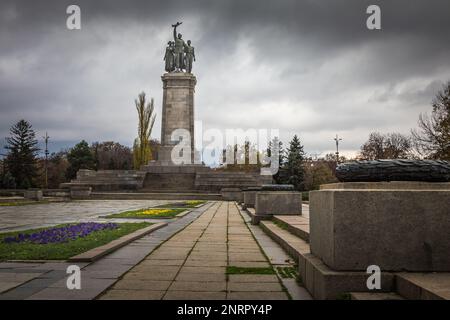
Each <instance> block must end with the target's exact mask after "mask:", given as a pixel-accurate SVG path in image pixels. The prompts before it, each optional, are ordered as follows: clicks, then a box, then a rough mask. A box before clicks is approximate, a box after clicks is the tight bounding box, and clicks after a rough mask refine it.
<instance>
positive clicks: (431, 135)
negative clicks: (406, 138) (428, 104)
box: [412, 81, 450, 160]
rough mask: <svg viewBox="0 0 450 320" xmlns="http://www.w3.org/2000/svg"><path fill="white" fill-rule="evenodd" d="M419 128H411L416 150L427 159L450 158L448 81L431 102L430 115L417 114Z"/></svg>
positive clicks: (449, 85) (449, 84) (449, 87)
mask: <svg viewBox="0 0 450 320" xmlns="http://www.w3.org/2000/svg"><path fill="white" fill-rule="evenodd" d="M418 125H419V130H417V129H415V130H412V136H413V141H414V146H415V149H416V150H417V152H418V153H419V154H420V155H422V156H424V157H425V158H429V159H441V160H450V81H449V82H447V84H446V85H444V87H443V88H442V90H440V91H439V92H438V93H437V95H436V97H435V98H434V100H433V102H432V111H431V115H429V114H426V113H425V114H420V115H419V121H418Z"/></svg>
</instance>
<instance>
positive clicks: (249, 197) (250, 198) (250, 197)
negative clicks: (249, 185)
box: [244, 190, 256, 208]
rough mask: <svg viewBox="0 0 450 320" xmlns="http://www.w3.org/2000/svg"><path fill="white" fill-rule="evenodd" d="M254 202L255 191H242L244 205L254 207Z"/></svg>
mask: <svg viewBox="0 0 450 320" xmlns="http://www.w3.org/2000/svg"><path fill="white" fill-rule="evenodd" d="M255 202H256V191H247V190H246V191H244V206H245V207H246V208H254V207H255Z"/></svg>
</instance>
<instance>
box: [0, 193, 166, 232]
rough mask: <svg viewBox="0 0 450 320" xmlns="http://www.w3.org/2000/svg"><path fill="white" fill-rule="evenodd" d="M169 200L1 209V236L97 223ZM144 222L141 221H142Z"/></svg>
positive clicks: (87, 201)
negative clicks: (55, 226) (109, 217)
mask: <svg viewBox="0 0 450 320" xmlns="http://www.w3.org/2000/svg"><path fill="white" fill-rule="evenodd" d="M169 202H173V201H166V200H93V201H92V200H83V201H70V202H54V203H43V204H30V205H24V206H11V207H6V206H5V207H3V206H2V207H0V232H7V231H13V230H24V229H33V228H37V227H46V226H52V225H55V224H60V223H68V222H81V221H93V220H98V216H101V215H105V214H108V213H117V212H122V211H125V210H135V209H141V208H148V207H154V206H158V205H160V204H165V203H169ZM140 221H142V220H140Z"/></svg>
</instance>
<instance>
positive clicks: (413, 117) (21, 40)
mask: <svg viewBox="0 0 450 320" xmlns="http://www.w3.org/2000/svg"><path fill="white" fill-rule="evenodd" d="M70 4H78V5H79V6H80V7H81V22H82V29H81V30H74V31H71V30H68V29H67V28H66V19H67V16H68V15H67V14H66V8H67V6H68V5H70ZM370 4H378V5H379V6H380V7H381V12H382V13H381V23H382V30H376V31H370V30H368V29H367V28H366V19H367V17H368V15H367V14H366V12H365V11H366V8H367V6H368V5H370ZM176 21H183V24H182V25H181V27H180V28H179V31H180V32H181V33H182V34H183V38H184V39H186V40H187V39H191V40H192V45H193V46H194V47H195V50H196V56H197V62H196V63H195V64H194V71H193V72H194V74H195V75H196V76H197V88H196V96H195V99H196V100H195V117H196V119H197V120H200V121H202V122H203V127H204V128H219V129H221V130H224V129H226V128H242V129H247V128H267V129H279V130H280V135H281V139H282V140H283V141H284V142H287V141H288V140H289V139H290V138H291V137H292V135H293V134H295V133H296V134H298V135H299V136H300V138H301V140H302V142H303V144H304V146H305V149H306V151H307V152H309V153H311V154H322V155H324V154H325V153H327V152H334V147H335V146H334V141H333V137H334V136H335V135H336V134H339V136H341V137H342V139H343V141H342V142H341V151H342V152H343V153H344V154H347V155H351V154H354V153H355V152H356V151H357V150H358V149H359V146H360V145H361V144H362V143H363V142H364V141H365V140H366V139H367V137H368V135H369V133H370V132H372V131H380V132H392V131H397V132H401V133H405V134H407V133H409V130H410V128H413V127H415V126H416V122H417V118H418V115H419V113H421V112H427V111H429V110H430V103H431V100H432V98H433V96H434V95H435V93H436V92H437V90H439V89H440V88H441V86H442V84H443V83H444V82H446V81H448V80H450V36H449V34H450V1H448V0H441V1H433V0H431V1H430V0H427V1H412V0H402V1H400V0H389V1H375V0H374V1H363V0H346V1H337V0H330V1H319V0H314V1H313V0H304V1H299V0H295V1H294V0H292V1H284V0H281V1H280V0H277V1H270V2H269V1H261V0H252V1H248V0H245V1H243V0H236V1H230V0H227V1H225V0H223V1H211V0H204V1H188V0H182V1H167V0H166V1H149V0H141V1H98V0H96V1H72V0H71V1H65V0H54V1H8V0H2V1H1V2H0V114H1V117H0V137H1V138H2V144H4V143H3V142H4V140H3V137H5V136H7V135H8V130H9V127H10V126H11V125H12V124H13V123H15V122H16V121H18V120H20V119H21V118H24V119H26V120H28V121H30V122H31V124H32V125H33V127H34V128H35V130H36V131H37V133H38V136H39V137H41V136H42V135H44V134H45V131H48V133H49V135H50V137H51V145H50V147H51V150H52V151H56V150H58V149H59V148H61V147H70V146H72V145H73V144H74V143H75V142H78V141H80V140H81V139H85V140H87V141H88V142H93V141H108V140H114V141H118V142H120V143H123V144H126V145H129V146H131V145H132V141H133V139H134V138H135V136H136V123H137V116H136V112H135V109H134V99H135V98H136V96H137V95H138V93H139V92H141V91H145V92H146V93H147V95H148V96H151V97H154V98H155V106H156V112H157V121H156V125H155V128H154V130H153V134H152V136H153V137H155V138H158V139H159V138H160V122H161V103H162V83H161V78H160V77H161V75H162V74H163V72H164V63H163V56H164V50H165V45H166V43H167V41H168V40H171V37H172V28H171V26H170V25H171V24H172V23H175V22H176Z"/></svg>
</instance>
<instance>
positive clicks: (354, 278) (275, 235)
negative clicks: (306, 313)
mask: <svg viewBox="0 0 450 320" xmlns="http://www.w3.org/2000/svg"><path fill="white" fill-rule="evenodd" d="M259 225H260V226H261V228H262V229H263V230H264V231H265V232H266V233H267V234H268V235H269V236H270V237H271V238H272V239H273V240H274V241H275V242H277V243H278V244H279V245H280V246H281V247H282V248H284V249H285V250H286V252H288V254H289V255H291V256H292V258H293V259H295V260H296V261H297V262H298V268H299V274H300V278H301V281H302V282H303V284H304V286H305V287H306V289H307V290H308V291H309V293H310V294H311V295H312V296H313V297H314V298H315V299H321V300H322V299H342V298H343V297H345V296H348V295H349V293H350V292H371V293H375V292H376V293H379V292H392V291H393V290H394V274H392V273H389V272H383V273H382V274H381V290H377V291H370V290H369V289H368V288H367V279H368V277H369V275H368V274H367V273H365V272H361V271H358V272H353V271H335V270H332V269H330V268H329V267H328V266H327V265H325V264H324V263H323V261H322V260H320V259H319V258H317V257H316V256H315V255H314V254H312V253H310V247H309V243H308V242H306V241H305V240H303V239H302V238H300V237H297V236H296V235H294V234H292V233H290V232H289V231H287V230H285V229H283V228H281V227H279V226H277V225H276V224H275V223H274V222H273V221H261V222H260V223H259Z"/></svg>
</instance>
